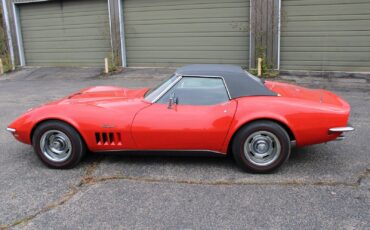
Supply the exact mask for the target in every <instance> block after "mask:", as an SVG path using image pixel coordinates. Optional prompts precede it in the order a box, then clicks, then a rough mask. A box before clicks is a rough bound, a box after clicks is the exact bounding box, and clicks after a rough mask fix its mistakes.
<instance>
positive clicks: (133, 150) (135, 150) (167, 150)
mask: <svg viewBox="0 0 370 230" xmlns="http://www.w3.org/2000/svg"><path fill="white" fill-rule="evenodd" d="M93 152H94V153H105V152H106V153H108V152H210V153H216V154H221V155H226V153H223V152H219V151H214V150H207V149H203V150H200V149H190V150H186V149H113V150H97V151H93Z"/></svg>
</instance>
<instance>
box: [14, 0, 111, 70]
mask: <svg viewBox="0 0 370 230" xmlns="http://www.w3.org/2000/svg"><path fill="white" fill-rule="evenodd" d="M19 15H20V25H21V30H22V36H23V46H24V52H25V58H26V65H29V66H103V65H104V57H107V56H109V55H111V43H110V29H109V14H108V3H107V0H81V1H76V0H60V1H50V2H43V3H32V4H22V5H20V6H19Z"/></svg>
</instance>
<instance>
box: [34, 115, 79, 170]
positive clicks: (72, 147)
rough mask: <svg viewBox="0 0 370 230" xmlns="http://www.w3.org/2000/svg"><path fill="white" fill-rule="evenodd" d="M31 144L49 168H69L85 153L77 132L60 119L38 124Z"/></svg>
mask: <svg viewBox="0 0 370 230" xmlns="http://www.w3.org/2000/svg"><path fill="white" fill-rule="evenodd" d="M32 144H33V147H34V150H35V152H36V154H37V155H38V157H39V158H40V160H41V161H42V162H43V163H44V164H45V165H47V166H48V167H50V168H57V169H65V168H71V167H73V166H75V165H76V164H77V163H79V162H80V161H81V159H82V157H83V156H84V155H85V153H86V147H85V144H84V142H83V140H82V138H81V136H80V135H79V133H78V132H77V131H76V130H75V129H74V128H73V127H71V126H69V125H67V124H65V123H63V122H60V121H47V122H45V123H42V124H41V125H40V126H38V127H37V128H36V130H35V132H34V134H33V137H32Z"/></svg>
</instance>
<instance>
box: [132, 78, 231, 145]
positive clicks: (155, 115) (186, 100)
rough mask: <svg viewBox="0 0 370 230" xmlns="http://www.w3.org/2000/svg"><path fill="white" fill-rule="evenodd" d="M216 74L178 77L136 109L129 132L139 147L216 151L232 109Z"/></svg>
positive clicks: (224, 133) (221, 80)
mask: <svg viewBox="0 0 370 230" xmlns="http://www.w3.org/2000/svg"><path fill="white" fill-rule="evenodd" d="M236 105H237V103H236V101H234V100H230V98H229V94H228V91H227V88H226V86H225V83H224V81H223V79H222V78H220V77H194V76H192V77H186V76H183V77H181V79H180V80H178V82H177V83H176V84H175V85H174V86H172V88H171V89H169V90H168V91H167V92H166V93H165V94H164V95H163V96H162V97H160V98H159V99H158V100H157V101H156V102H154V103H153V104H152V105H150V106H148V107H146V108H145V109H143V110H141V111H140V112H138V114H137V115H136V117H135V119H134V121H133V124H132V129H131V133H132V136H133V138H134V140H135V143H136V145H137V146H138V148H139V149H143V150H144V149H145V150H211V151H219V150H220V149H221V146H222V144H223V142H224V139H225V137H226V135H227V132H228V130H229V127H230V124H231V122H232V120H233V117H234V114H235V111H236Z"/></svg>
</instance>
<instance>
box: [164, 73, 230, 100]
mask: <svg viewBox="0 0 370 230" xmlns="http://www.w3.org/2000/svg"><path fill="white" fill-rule="evenodd" d="M173 94H174V95H175V97H176V98H177V100H178V104H180V105H215V104H219V103H223V102H226V101H228V100H229V97H228V95H227V91H226V88H225V85H224V82H223V80H222V79H221V78H211V77H182V79H181V80H180V81H179V82H178V83H177V84H176V85H174V86H173V87H172V88H171V89H170V90H169V91H168V92H167V93H166V94H165V95H163V96H162V97H161V98H160V99H159V100H158V101H157V103H160V104H167V103H168V101H169V99H170V97H171V95H173Z"/></svg>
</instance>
